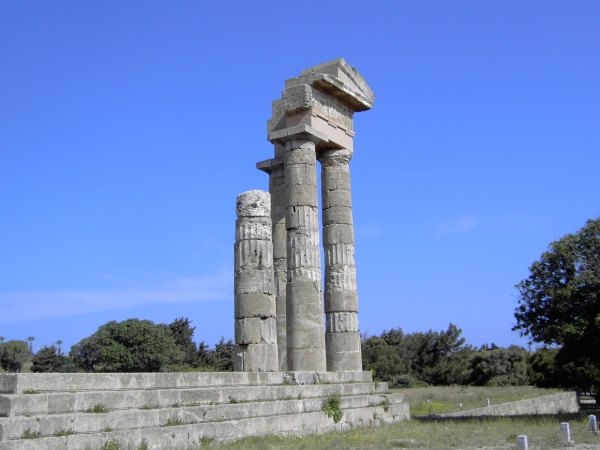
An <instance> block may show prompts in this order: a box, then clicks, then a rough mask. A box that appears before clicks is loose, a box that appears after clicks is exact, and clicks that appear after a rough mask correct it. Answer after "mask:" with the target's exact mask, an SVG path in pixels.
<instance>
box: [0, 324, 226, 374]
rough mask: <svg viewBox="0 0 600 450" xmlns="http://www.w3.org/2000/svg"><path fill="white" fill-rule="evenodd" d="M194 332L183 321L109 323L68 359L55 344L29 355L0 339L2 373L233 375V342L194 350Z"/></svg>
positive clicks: (23, 346)
mask: <svg viewBox="0 0 600 450" xmlns="http://www.w3.org/2000/svg"><path fill="white" fill-rule="evenodd" d="M194 331H195V327H193V326H192V322H191V321H190V320H189V319H188V318H185V317H180V318H178V319H176V320H174V321H173V322H171V323H170V324H156V323H154V322H152V321H150V320H140V319H128V320H124V321H122V322H116V321H110V322H107V323H106V324H104V325H102V326H101V327H100V328H98V330H97V331H96V332H95V333H93V334H92V335H91V336H89V337H86V338H84V339H82V340H81V341H79V342H78V343H77V344H75V345H74V346H73V347H72V348H71V351H70V352H69V353H68V354H65V353H63V352H62V350H61V348H60V345H59V344H58V343H57V344H53V345H47V346H44V347H42V348H40V349H39V350H38V351H37V352H36V353H33V352H32V348H31V343H28V342H26V341H24V340H12V341H8V342H4V339H0V367H2V369H4V370H5V371H8V372H20V371H21V370H22V369H23V368H24V367H25V366H30V370H31V372H159V371H163V372H166V371H170V372H177V371H191V370H198V371H219V372H222V371H231V370H233V353H234V350H235V346H234V344H233V342H232V341H231V340H227V341H225V339H224V338H221V340H220V341H219V342H218V343H217V344H216V345H215V346H214V347H210V346H208V345H207V344H206V343H205V342H204V341H202V342H200V343H199V344H196V342H195V341H194ZM58 342H61V341H58ZM61 343H62V342H61Z"/></svg>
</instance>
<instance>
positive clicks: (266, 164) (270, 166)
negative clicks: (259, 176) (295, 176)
mask: <svg viewBox="0 0 600 450" xmlns="http://www.w3.org/2000/svg"><path fill="white" fill-rule="evenodd" d="M256 168H257V169H258V170H261V171H263V172H265V173H269V174H270V173H271V172H274V171H276V170H277V169H283V158H271V159H265V160H264V161H259V162H257V163H256Z"/></svg>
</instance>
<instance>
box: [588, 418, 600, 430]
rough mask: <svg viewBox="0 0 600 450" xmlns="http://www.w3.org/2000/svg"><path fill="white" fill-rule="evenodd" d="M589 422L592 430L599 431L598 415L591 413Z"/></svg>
mask: <svg viewBox="0 0 600 450" xmlns="http://www.w3.org/2000/svg"><path fill="white" fill-rule="evenodd" d="M588 423H589V426H590V431H591V432H593V433H597V432H598V422H597V421H596V416H595V415H593V414H590V415H589V416H588Z"/></svg>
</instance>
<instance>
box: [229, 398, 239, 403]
mask: <svg viewBox="0 0 600 450" xmlns="http://www.w3.org/2000/svg"><path fill="white" fill-rule="evenodd" d="M229 403H239V401H238V400H237V399H235V398H233V397H229Z"/></svg>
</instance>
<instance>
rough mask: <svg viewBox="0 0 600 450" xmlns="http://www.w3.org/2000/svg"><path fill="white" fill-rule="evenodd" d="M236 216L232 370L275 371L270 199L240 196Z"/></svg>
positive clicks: (250, 193)
mask: <svg viewBox="0 0 600 450" xmlns="http://www.w3.org/2000/svg"><path fill="white" fill-rule="evenodd" d="M236 214H237V220H236V236H235V258H234V259H235V261H234V268H235V343H236V352H235V356H234V360H233V362H234V370H236V371H246V372H263V371H277V370H278V369H279V364H278V361H277V325H276V320H275V298H274V296H273V244H272V242H271V196H270V195H269V193H268V192H263V191H248V192H244V193H243V194H240V195H239V196H238V198H237V201H236Z"/></svg>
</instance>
